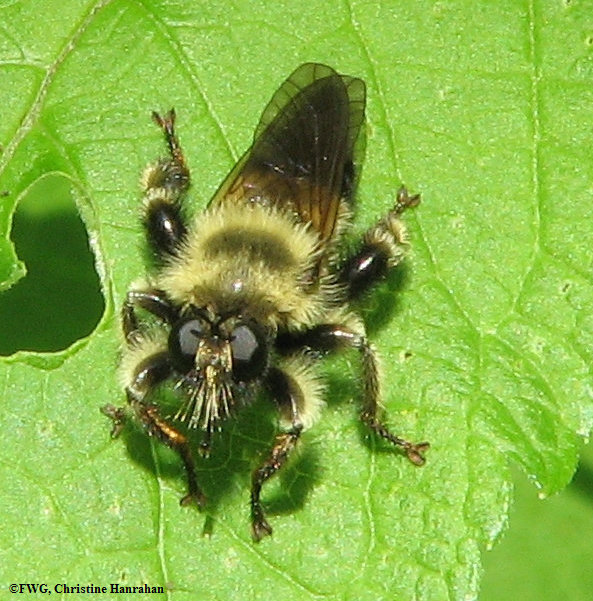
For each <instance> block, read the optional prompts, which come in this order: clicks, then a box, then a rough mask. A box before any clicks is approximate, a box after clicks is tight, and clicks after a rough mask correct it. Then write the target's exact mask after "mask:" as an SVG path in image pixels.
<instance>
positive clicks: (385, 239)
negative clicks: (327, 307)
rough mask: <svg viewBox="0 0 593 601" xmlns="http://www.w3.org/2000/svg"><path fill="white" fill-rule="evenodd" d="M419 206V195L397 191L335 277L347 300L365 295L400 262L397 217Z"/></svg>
mask: <svg viewBox="0 0 593 601" xmlns="http://www.w3.org/2000/svg"><path fill="white" fill-rule="evenodd" d="M419 202H420V195H418V194H415V195H412V196H410V195H409V194H408V191H407V190H406V188H403V187H402V188H400V189H399V191H398V193H397V200H396V203H395V206H394V207H393V208H392V209H391V211H389V213H387V215H385V216H384V217H383V218H381V219H380V220H379V221H378V222H377V223H376V224H375V225H374V226H373V227H371V228H370V229H369V230H367V231H366V233H365V234H364V237H363V241H362V245H361V247H360V248H359V250H358V252H357V253H356V254H354V255H353V256H352V257H350V258H349V259H347V260H346V262H345V264H344V265H343V266H342V269H341V271H340V274H339V280H340V282H341V283H342V284H344V285H345V286H346V290H347V293H348V298H349V299H354V298H357V297H359V296H360V295H361V294H363V293H364V292H366V291H367V290H368V289H369V288H371V287H372V286H373V285H374V284H376V283H377V282H378V281H379V280H381V279H382V278H384V277H385V276H386V275H387V273H388V271H389V270H390V269H391V268H393V267H395V266H396V265H397V264H398V263H400V261H401V260H402V259H403V257H404V255H405V248H406V244H407V241H406V229H405V226H404V224H403V222H402V221H401V219H400V216H401V214H402V213H403V212H404V211H405V210H406V209H408V208H411V207H415V206H417V205H418V204H419Z"/></svg>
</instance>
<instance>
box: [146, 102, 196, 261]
mask: <svg viewBox="0 0 593 601" xmlns="http://www.w3.org/2000/svg"><path fill="white" fill-rule="evenodd" d="M152 117H153V120H154V121H155V123H156V124H157V125H158V126H159V127H160V128H161V129H162V130H163V133H164V135H165V140H166V142H167V146H168V147H169V157H167V158H163V159H160V160H159V161H157V162H156V163H154V164H152V165H149V166H148V167H147V168H146V170H145V171H144V175H143V176H142V188H143V190H144V194H145V201H144V205H145V213H144V227H145V228H146V236H147V240H148V244H149V246H150V247H151V249H152V251H153V253H154V255H155V258H156V259H157V261H160V262H163V261H164V260H166V259H167V258H168V257H169V256H171V255H176V254H177V253H178V252H179V250H180V248H181V247H182V245H183V241H184V240H185V237H186V236H187V219H186V218H185V216H184V210H183V200H184V196H185V192H186V191H187V189H188V188H189V184H190V176H189V169H188V168H187V165H186V163H185V157H184V155H183V151H182V150H181V146H180V145H179V140H178V138H177V134H176V133H175V110H174V109H171V110H170V111H169V112H168V113H166V114H164V115H160V114H159V113H156V112H155V113H153V114H152Z"/></svg>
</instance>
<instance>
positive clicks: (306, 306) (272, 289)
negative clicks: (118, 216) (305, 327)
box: [158, 203, 333, 327]
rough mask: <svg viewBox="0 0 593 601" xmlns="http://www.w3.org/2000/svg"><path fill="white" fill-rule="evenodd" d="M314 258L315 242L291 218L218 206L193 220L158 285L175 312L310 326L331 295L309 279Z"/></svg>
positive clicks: (251, 207)
mask: <svg viewBox="0 0 593 601" xmlns="http://www.w3.org/2000/svg"><path fill="white" fill-rule="evenodd" d="M319 253H320V243H319V237H318V235H317V234H316V233H315V232H314V231H313V230H311V228H309V227H307V226H306V225H304V224H303V223H301V222H299V221H298V220H297V219H296V218H295V217H294V216H293V215H291V214H290V213H286V212H282V211H279V210H278V209H276V208H275V207H265V206H261V205H259V204H245V205H240V204H234V203H223V204H220V205H217V206H215V207H212V208H210V209H208V210H206V211H205V212H204V213H202V214H201V215H200V216H199V218H198V219H197V220H196V222H195V223H194V225H193V227H192V228H191V229H190V231H189V233H188V236H187V240H186V243H185V245H184V247H183V248H182V250H181V252H179V253H178V256H176V257H174V258H172V259H171V261H170V262H169V263H168V264H167V265H166V266H165V267H164V268H163V270H162V271H161V274H160V276H159V277H158V285H159V287H160V288H162V289H163V290H165V292H166V293H167V295H168V297H169V298H171V299H172V300H173V301H174V302H175V303H177V304H178V305H181V306H197V307H199V306H212V307H215V308H216V310H217V311H218V312H219V313H221V314H225V313H226V314H229V313H235V314H239V313H248V314H250V315H253V316H256V317H257V319H258V320H260V321H262V322H264V323H268V324H270V325H272V326H275V327H278V326H285V325H287V324H288V325H290V324H293V323H309V322H310V321H311V320H313V319H315V318H316V317H317V316H318V315H320V314H322V313H323V311H324V309H325V307H326V305H327V304H328V303H329V302H330V300H331V296H332V293H333V289H332V283H331V282H329V281H326V280H327V279H322V280H319V279H316V277H315V275H314V274H315V272H316V269H317V265H318V263H319ZM312 274H313V275H312Z"/></svg>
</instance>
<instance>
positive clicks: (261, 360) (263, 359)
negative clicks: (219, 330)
mask: <svg viewBox="0 0 593 601" xmlns="http://www.w3.org/2000/svg"><path fill="white" fill-rule="evenodd" d="M230 345H231V353H232V355H233V374H234V375H235V377H236V378H237V379H238V380H239V381H242V382H246V381H249V380H253V379H254V378H257V377H258V376H259V375H261V374H262V373H263V371H264V369H265V368H266V365H267V361H268V348H267V344H266V339H265V335H264V333H263V332H262V331H261V329H260V328H258V327H257V326H254V325H253V324H249V325H247V324H244V323H243V324H239V325H237V326H235V328H234V329H233V331H232V332H231V337H230Z"/></svg>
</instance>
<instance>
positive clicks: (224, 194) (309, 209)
mask: <svg viewBox="0 0 593 601" xmlns="http://www.w3.org/2000/svg"><path fill="white" fill-rule="evenodd" d="M364 107H365V86H364V82H363V81H362V80H360V79H355V78H352V77H347V76H344V75H340V74H338V73H336V71H334V70H333V69H332V68H330V67H327V66H325V65H321V64H316V63H306V64H304V65H301V66H300V67H299V68H298V69H297V70H296V71H295V72H294V73H293V74H292V75H291V76H290V77H289V78H288V79H287V80H286V81H285V82H284V84H282V86H281V87H280V89H279V90H278V91H277V92H276V94H274V96H273V98H272V100H271V101H270V103H269V104H268V106H267V107H266V109H265V110H264V112H263V114H262V117H261V120H260V123H259V125H258V127H257V129H256V130H255V139H254V142H253V145H252V146H251V148H250V149H249V150H248V151H247V153H246V154H245V155H244V156H243V158H242V159H241V160H240V161H239V163H238V164H237V165H236V166H235V168H234V169H233V170H232V171H231V173H230V174H229V176H228V178H227V179H226V181H225V183H224V184H223V185H222V186H221V188H220V190H219V191H218V193H217V194H216V196H215V197H214V199H213V202H215V203H216V202H228V201H235V202H258V203H262V204H268V205H276V206H279V207H282V208H285V209H287V210H292V211H293V212H294V213H295V214H296V215H298V217H299V218H300V219H301V220H302V221H303V222H305V223H311V225H312V227H313V228H314V229H315V230H316V231H317V232H319V235H320V238H321V239H322V240H329V239H330V238H331V237H332V235H333V233H334V231H335V225H336V220H337V217H338V214H339V208H340V203H341V202H343V201H345V202H349V201H350V196H351V193H352V182H353V178H354V157H353V154H354V147H355V143H356V140H357V138H358V135H359V132H360V128H361V125H362V123H363V120H364Z"/></svg>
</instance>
